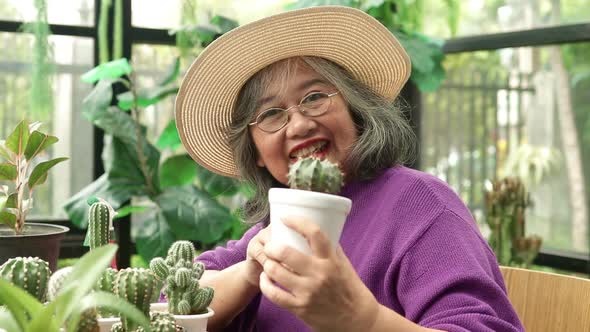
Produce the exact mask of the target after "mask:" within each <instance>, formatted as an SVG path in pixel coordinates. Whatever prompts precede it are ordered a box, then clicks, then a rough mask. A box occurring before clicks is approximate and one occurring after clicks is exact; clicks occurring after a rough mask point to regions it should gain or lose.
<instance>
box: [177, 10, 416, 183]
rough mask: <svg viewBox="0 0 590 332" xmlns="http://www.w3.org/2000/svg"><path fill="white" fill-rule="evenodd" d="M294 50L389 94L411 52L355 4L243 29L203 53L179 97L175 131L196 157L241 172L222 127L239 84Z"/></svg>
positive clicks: (402, 78) (405, 71)
mask: <svg viewBox="0 0 590 332" xmlns="http://www.w3.org/2000/svg"><path fill="white" fill-rule="evenodd" d="M294 56H318V57H322V58H326V59H328V60H331V61H333V62H335V63H337V64H339V65H340V66H342V67H344V68H345V69H346V70H348V71H349V72H350V73H351V74H352V75H353V76H354V77H355V78H357V79H358V80H360V81H361V82H363V83H365V84H367V85H368V86H369V87H371V88H372V89H373V90H374V91H376V92H377V93H379V94H381V95H382V96H384V97H386V98H387V99H390V100H393V99H394V98H395V97H396V96H397V94H398V93H399V92H400V90H401V88H402V86H403V85H404V84H405V83H406V81H407V80H408V77H409V76H410V71H411V65H410V59H409V57H408V55H407V54H406V52H405V51H404V49H403V48H402V46H401V45H400V43H399V42H398V41H397V40H396V39H395V37H394V36H393V35H392V34H391V32H389V30H387V28H385V27H384V26H383V25H382V24H381V23H379V22H378V21H377V20H375V19H374V18H373V17H371V16H370V15H368V14H366V13H364V12H363V11H360V10H358V9H354V8H350V7H340V6H321V7H313V8H306V9H300V10H294V11H290V12H286V13H282V14H278V15H274V16H270V17H267V18H264V19H261V20H259V21H256V22H253V23H250V24H247V25H243V26H241V27H238V28H236V29H234V30H232V31H230V32H227V33H225V34H224V35H222V36H221V37H219V38H218V39H217V40H215V41H214V42H213V43H211V44H210V45H209V46H208V47H207V48H206V49H205V50H204V51H203V52H202V53H201V54H200V55H199V57H198V58H197V59H196V60H195V62H194V63H193V64H192V65H191V67H190V68H189V70H188V71H187V73H186V75H185V77H184V80H183V82H182V84H181V86H180V91H179V92H178V96H177V98H176V126H177V128H178V133H179V135H180V139H181V141H182V143H183V144H184V147H185V148H186V150H187V151H188V153H189V154H190V155H191V157H192V158H193V159H194V160H195V161H196V162H198V163H199V164H201V165H202V166H203V167H205V168H207V169H209V170H211V171H213V172H215V173H218V174H221V175H225V176H231V177H239V173H238V169H237V167H236V165H235V163H234V160H233V155H232V151H231V149H230V147H229V146H228V145H227V143H226V135H225V134H224V130H225V128H227V127H228V126H229V124H230V121H231V114H232V111H233V109H234V105H235V103H236V99H237V96H238V94H239V92H240V89H241V88H242V86H243V85H244V83H246V81H247V80H248V79H249V78H250V77H252V76H253V75H254V74H255V73H256V72H258V71H259V70H261V69H262V68H264V67H266V66H268V65H270V64H271V63H274V62H276V61H279V60H282V59H285V58H289V57H294Z"/></svg>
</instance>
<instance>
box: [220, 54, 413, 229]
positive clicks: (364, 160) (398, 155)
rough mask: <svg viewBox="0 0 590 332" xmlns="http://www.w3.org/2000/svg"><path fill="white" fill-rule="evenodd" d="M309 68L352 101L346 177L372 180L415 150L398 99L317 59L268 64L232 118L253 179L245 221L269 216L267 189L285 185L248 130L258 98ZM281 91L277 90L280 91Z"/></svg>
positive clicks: (232, 138) (243, 167)
mask: <svg viewBox="0 0 590 332" xmlns="http://www.w3.org/2000/svg"><path fill="white" fill-rule="evenodd" d="M299 65H302V66H305V67H308V68H310V69H312V70H314V71H315V72H317V73H318V74H320V75H321V76H322V77H323V78H324V79H325V80H326V81H328V82H329V83H330V84H332V85H333V86H334V87H336V89H337V90H338V91H339V92H340V95H341V96H342V97H343V98H344V100H345V101H346V102H347V104H348V108H349V111H350V113H351V117H352V120H353V121H354V123H355V126H356V128H357V131H358V139H357V141H356V143H355V144H354V146H353V147H352V149H351V151H350V153H349V154H348V157H347V159H346V160H345V161H343V164H344V165H345V169H346V170H347V175H346V176H347V178H348V179H355V180H366V179H371V178H373V177H375V176H377V175H379V174H380V173H381V172H382V171H384V170H385V169H387V168H389V167H392V166H394V165H398V164H404V163H408V162H411V161H412V160H413V157H414V152H415V144H416V143H415V142H416V139H415V135H414V133H413V131H412V128H411V127H410V125H409V124H408V122H407V120H406V119H405V118H404V116H403V115H402V112H401V109H400V102H391V101H388V100H386V99H384V98H383V97H382V96H380V95H378V94H376V93H375V92H373V91H372V90H371V89H370V88H369V87H367V86H366V85H365V84H363V83H361V82H359V81H357V80H355V79H354V78H353V77H352V76H351V75H350V74H349V73H348V72H347V71H346V70H345V69H344V68H342V67H341V66H339V65H337V64H335V63H334V62H332V61H329V60H326V59H323V58H319V57H296V58H288V59H284V60H281V61H278V62H276V63H273V64H272V65H270V66H268V67H265V68H264V69H262V70H261V71H259V72H258V73H256V74H255V75H254V76H252V77H251V78H250V79H249V80H248V81H247V82H246V84H244V86H243V88H242V90H241V91H240V94H239V96H238V100H237V102H236V107H235V110H234V112H233V114H232V122H231V125H230V127H229V128H228V144H229V145H230V147H231V149H232V151H233V153H234V160H235V162H236V165H237V167H238V170H239V172H240V175H241V176H242V179H243V180H245V181H248V182H250V183H252V184H253V185H254V187H255V190H256V193H255V195H254V197H253V198H252V199H250V200H249V201H248V202H247V203H246V205H245V207H244V215H243V217H244V218H245V220H246V222H248V223H256V222H258V221H262V220H266V219H267V218H268V216H269V213H270V206H269V203H268V190H269V189H270V188H271V187H284V185H283V184H281V183H279V182H278V181H277V180H276V179H275V178H274V177H273V176H272V175H271V174H270V173H269V172H268V170H267V169H266V168H263V167H258V166H257V165H256V157H257V151H256V147H255V146H254V142H253V140H252V137H251V135H250V131H249V129H248V123H250V122H252V121H253V118H254V116H255V114H256V110H257V109H258V108H259V107H260V103H259V100H260V99H261V97H262V96H263V94H264V93H265V92H266V88H267V87H268V86H270V84H273V83H275V84H283V85H282V87H283V89H282V90H281V91H282V92H284V87H285V86H286V84H284V82H287V80H288V79H289V77H290V75H292V73H293V72H294V71H295V70H296V68H297V66H299ZM280 94H281V92H280V93H279V95H280Z"/></svg>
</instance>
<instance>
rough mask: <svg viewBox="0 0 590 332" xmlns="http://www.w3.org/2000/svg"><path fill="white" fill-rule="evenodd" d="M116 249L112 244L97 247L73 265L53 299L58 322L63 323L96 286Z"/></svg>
mask: <svg viewBox="0 0 590 332" xmlns="http://www.w3.org/2000/svg"><path fill="white" fill-rule="evenodd" d="M117 248H118V246H117V245H114V244H107V245H104V246H101V247H98V248H96V249H94V250H92V251H89V252H87V253H86V254H84V256H82V257H81V258H80V260H79V261H78V262H77V263H76V264H75V265H74V267H73V268H72V271H71V272H70V274H68V276H67V277H66V280H64V283H63V285H64V286H63V288H62V289H61V290H60V292H59V294H58V296H57V297H56V299H55V302H56V304H57V310H56V319H57V320H58V321H59V322H65V319H66V318H67V317H69V316H70V314H71V313H72V312H74V311H75V309H76V306H78V305H79V303H80V301H81V300H82V298H83V297H84V296H85V295H86V294H88V293H89V292H90V291H91V290H92V288H93V287H94V286H95V285H96V282H97V281H98V279H99V278H100V276H101V274H102V271H104V269H106V268H107V267H108V266H109V265H110V263H111V260H112V258H113V256H114V255H115V253H116V252H117Z"/></svg>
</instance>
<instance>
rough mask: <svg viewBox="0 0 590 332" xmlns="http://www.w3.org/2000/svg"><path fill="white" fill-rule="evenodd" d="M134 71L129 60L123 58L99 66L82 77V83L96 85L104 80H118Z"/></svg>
mask: <svg viewBox="0 0 590 332" xmlns="http://www.w3.org/2000/svg"><path fill="white" fill-rule="evenodd" d="M132 71H133V69H132V68H131V65H129V62H128V61H127V59H125V58H122V59H118V60H113V61H110V62H106V63H103V64H101V65H98V66H96V67H94V68H92V69H91V70H89V71H88V72H86V73H84V74H83V75H82V82H85V83H91V84H92V83H96V82H97V81H99V80H104V79H116V78H119V77H121V76H124V75H128V74H130V73H131V72H132Z"/></svg>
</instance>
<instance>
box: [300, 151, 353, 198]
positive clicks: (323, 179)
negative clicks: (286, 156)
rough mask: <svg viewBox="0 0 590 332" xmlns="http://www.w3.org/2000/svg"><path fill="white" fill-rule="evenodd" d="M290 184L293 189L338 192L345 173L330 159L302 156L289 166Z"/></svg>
mask: <svg viewBox="0 0 590 332" xmlns="http://www.w3.org/2000/svg"><path fill="white" fill-rule="evenodd" d="M288 184H289V187H291V188H292V189H302V190H311V191H318V192H323V193H327V194H338V193H339V192H340V190H341V189H342V184H343V174H342V171H341V170H340V168H339V167H338V165H337V164H334V163H332V162H330V161H328V160H319V159H317V158H314V157H308V158H301V159H299V160H297V161H296V162H295V163H294V164H292V165H291V166H290V167H289V174H288Z"/></svg>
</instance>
